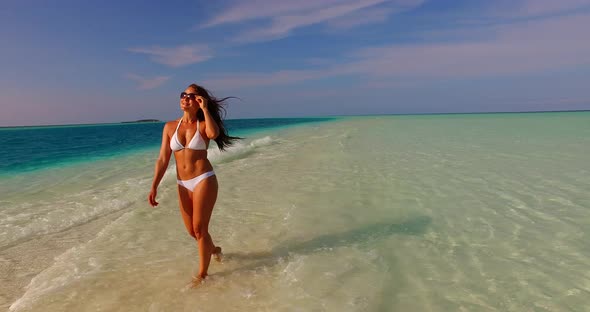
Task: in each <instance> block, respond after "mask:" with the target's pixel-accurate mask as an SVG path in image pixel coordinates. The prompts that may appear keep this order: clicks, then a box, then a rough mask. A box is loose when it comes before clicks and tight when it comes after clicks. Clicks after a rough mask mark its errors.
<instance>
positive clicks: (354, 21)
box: [327, 8, 394, 30]
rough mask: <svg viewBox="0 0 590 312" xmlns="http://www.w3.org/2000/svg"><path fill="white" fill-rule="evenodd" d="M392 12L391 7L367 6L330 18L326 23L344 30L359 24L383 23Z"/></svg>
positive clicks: (333, 27) (336, 28)
mask: <svg viewBox="0 0 590 312" xmlns="http://www.w3.org/2000/svg"><path fill="white" fill-rule="evenodd" d="M393 12H394V9H393V8H379V9H376V8H369V9H365V10H362V11H360V12H355V13H354V14H348V15H345V16H341V17H338V18H335V19H332V20H330V21H328V23H327V24H328V26H329V27H330V28H332V29H335V30H346V29H350V28H353V27H356V26H360V25H367V24H377V23H383V22H385V21H386V20H387V19H388V18H389V16H390V15H391V14H393Z"/></svg>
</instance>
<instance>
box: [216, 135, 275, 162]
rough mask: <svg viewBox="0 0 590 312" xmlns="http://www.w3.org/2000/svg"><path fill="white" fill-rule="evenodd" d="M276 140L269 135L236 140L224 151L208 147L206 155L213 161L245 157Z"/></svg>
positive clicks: (227, 160) (226, 160) (228, 160)
mask: <svg viewBox="0 0 590 312" xmlns="http://www.w3.org/2000/svg"><path fill="white" fill-rule="evenodd" d="M277 142H278V141H277V140H276V139H274V138H271V137H270V136H266V137H263V138H260V139H256V140H252V141H250V142H248V143H242V142H238V143H236V144H234V145H232V146H230V147H228V148H227V149H226V150H225V151H224V152H220V151H219V149H217V148H214V149H209V153H208V157H209V159H210V160H211V161H212V162H214V163H225V162H230V161H233V160H236V159H240V158H246V157H248V156H249V155H251V154H253V153H254V152H255V151H256V149H258V148H261V147H265V146H270V145H273V144H276V143H277Z"/></svg>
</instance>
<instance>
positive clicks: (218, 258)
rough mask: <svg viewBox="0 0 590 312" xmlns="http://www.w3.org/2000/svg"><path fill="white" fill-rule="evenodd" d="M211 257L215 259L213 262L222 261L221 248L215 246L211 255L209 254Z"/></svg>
mask: <svg viewBox="0 0 590 312" xmlns="http://www.w3.org/2000/svg"><path fill="white" fill-rule="evenodd" d="M211 255H212V256H213V259H215V261H217V262H221V261H222V260H223V253H222V252H221V247H219V246H216V247H215V248H214V249H213V253H212V254H211Z"/></svg>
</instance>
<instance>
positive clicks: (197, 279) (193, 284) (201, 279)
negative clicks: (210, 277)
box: [190, 275, 207, 288]
mask: <svg viewBox="0 0 590 312" xmlns="http://www.w3.org/2000/svg"><path fill="white" fill-rule="evenodd" d="M205 278H207V276H204V277H203V276H200V275H197V276H193V280H192V281H191V283H190V288H197V287H199V286H201V285H202V284H204V283H205Z"/></svg>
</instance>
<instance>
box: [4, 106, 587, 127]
mask: <svg viewBox="0 0 590 312" xmlns="http://www.w3.org/2000/svg"><path fill="white" fill-rule="evenodd" d="M576 112H590V109H574V110H547V111H515V112H505V111H504V112H502V111H499V112H457V113H407V114H406V113H399V114H367V115H363V114H354V115H327V116H305V117H302V116H295V117H250V118H230V119H226V120H239V119H276V118H281V119H295V118H296V119H304V118H338V117H355V116H359V117H364V116H428V115H478V114H482V115H485V114H534V113H541V114H542V113H576ZM134 123H164V121H162V120H159V119H139V120H136V121H120V122H103V123H83V124H61V125H28V126H0V130H1V129H10V128H38V127H39V128H40V127H77V126H95V125H96V126H99V125H102V126H104V125H120V124H134Z"/></svg>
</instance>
